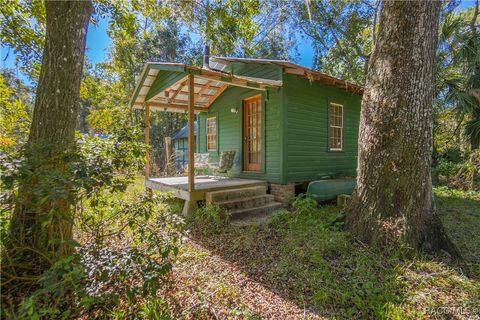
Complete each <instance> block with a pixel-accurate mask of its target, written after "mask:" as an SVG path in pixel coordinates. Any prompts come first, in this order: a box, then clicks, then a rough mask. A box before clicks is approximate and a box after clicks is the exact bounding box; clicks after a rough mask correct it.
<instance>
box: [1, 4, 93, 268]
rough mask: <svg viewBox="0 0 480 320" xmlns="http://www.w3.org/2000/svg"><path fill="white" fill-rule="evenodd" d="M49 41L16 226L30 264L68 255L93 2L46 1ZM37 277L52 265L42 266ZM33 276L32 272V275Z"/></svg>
mask: <svg viewBox="0 0 480 320" xmlns="http://www.w3.org/2000/svg"><path fill="white" fill-rule="evenodd" d="M45 12H46V37H45V45H44V51H43V56H42V66H41V70H40V78H39V82H38V86H37V92H36V97H35V106H34V112H33V118H32V124H31V127H30V135H29V138H28V142H27V148H26V149H27V150H26V153H25V157H26V159H25V165H24V168H26V170H24V172H25V174H24V177H23V180H22V181H21V185H20V187H19V196H18V200H17V204H16V207H15V211H14V215H13V218H12V221H11V228H10V235H11V238H12V244H13V247H14V248H15V253H16V254H17V257H19V259H20V260H21V261H24V262H25V263H26V264H29V263H30V266H31V263H35V261H36V260H38V258H39V261H42V262H51V261H52V257H55V256H56V257H58V256H64V255H65V254H68V253H69V251H70V250H69V249H68V245H67V244H68V240H70V239H71V235H72V223H73V218H72V201H71V199H72V194H71V186H70V181H69V178H70V177H71V174H72V168H71V166H70V163H71V159H72V155H71V153H70V152H69V151H70V150H72V149H73V147H74V145H75V125H76V121H77V114H78V109H79V102H80V81H81V78H82V70H83V65H84V55H85V40H86V33H87V26H88V22H89V19H90V16H91V14H92V12H93V6H92V3H91V2H90V1H45ZM37 266H38V267H39V270H38V271H40V272H41V271H42V270H44V269H45V268H47V267H48V263H42V264H39V265H37ZM27 272H28V271H27Z"/></svg>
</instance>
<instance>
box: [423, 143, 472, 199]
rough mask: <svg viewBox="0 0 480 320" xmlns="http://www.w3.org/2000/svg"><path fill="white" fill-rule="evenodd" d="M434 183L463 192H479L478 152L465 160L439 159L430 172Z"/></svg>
mask: <svg viewBox="0 0 480 320" xmlns="http://www.w3.org/2000/svg"><path fill="white" fill-rule="evenodd" d="M432 175H433V178H434V180H435V182H436V183H437V184H439V185H443V186H448V187H451V188H455V189H460V190H465V191H469V190H470V191H480V150H476V151H474V152H472V153H471V154H470V155H469V156H467V157H466V158H465V159H455V161H453V160H451V159H449V158H440V159H439V160H438V163H437V164H436V166H435V168H434V169H433V172H432Z"/></svg>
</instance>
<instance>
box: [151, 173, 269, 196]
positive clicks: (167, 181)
mask: <svg viewBox="0 0 480 320" xmlns="http://www.w3.org/2000/svg"><path fill="white" fill-rule="evenodd" d="M256 185H266V182H265V181H261V180H254V179H240V178H229V177H214V176H196V177H195V191H193V192H188V177H164V178H148V179H146V180H145V186H146V187H148V188H151V189H154V190H159V191H164V192H169V191H170V192H173V195H174V196H175V197H177V198H181V199H184V200H204V199H205V192H210V191H219V190H225V189H234V188H237V187H247V186H256Z"/></svg>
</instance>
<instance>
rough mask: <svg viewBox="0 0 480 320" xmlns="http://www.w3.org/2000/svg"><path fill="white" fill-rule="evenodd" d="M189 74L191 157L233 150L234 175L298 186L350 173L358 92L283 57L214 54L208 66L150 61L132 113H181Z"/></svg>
mask: <svg viewBox="0 0 480 320" xmlns="http://www.w3.org/2000/svg"><path fill="white" fill-rule="evenodd" d="M188 75H193V76H194V79H195V80H194V84H193V86H194V97H193V99H194V110H195V117H196V121H197V123H198V134H197V135H196V137H195V139H196V152H198V153H209V155H210V159H211V160H212V161H215V160H216V159H218V157H219V155H220V153H221V152H222V151H230V150H235V151H236V156H235V165H234V168H233V169H232V170H231V172H230V173H229V176H231V177H237V178H249V179H256V180H262V181H267V182H268V183H270V184H276V185H290V186H291V185H295V184H297V183H303V182H308V181H312V180H317V179H319V178H320V177H321V176H325V175H336V176H354V175H355V171H356V167H357V138H358V126H359V119H360V102H361V95H362V92H363V88H362V87H359V86H357V85H354V84H352V83H348V82H346V81H343V80H339V79H336V78H334V77H331V76H328V75H326V74H323V73H320V72H317V71H313V70H310V69H308V68H305V67H302V66H299V65H296V64H293V63H290V62H288V61H283V60H267V59H243V58H228V57H211V58H210V60H209V61H208V66H207V67H203V68H199V67H193V66H187V65H184V64H172V63H149V64H147V65H146V66H145V69H144V72H143V74H142V76H141V78H140V80H139V82H138V85H137V88H136V90H135V92H134V96H133V97H132V101H131V104H132V106H133V107H134V108H144V107H146V106H148V107H149V108H150V110H160V111H177V112H186V110H187V106H188V101H189V100H188V99H189V94H188V90H187V86H188V85H187V82H188V81H187V80H188V78H187V77H188Z"/></svg>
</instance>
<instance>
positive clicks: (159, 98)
mask: <svg viewBox="0 0 480 320" xmlns="http://www.w3.org/2000/svg"><path fill="white" fill-rule="evenodd" d="M190 74H192V75H194V90H193V91H194V109H195V112H199V111H205V110H208V108H209V106H210V105H211V104H212V103H213V102H214V101H215V100H216V99H217V98H218V97H219V96H220V95H221V94H222V92H223V91H225V89H227V88H228V86H238V87H245V88H251V89H255V90H261V91H264V90H266V89H267V88H279V87H281V86H282V81H278V80H270V79H263V78H252V77H246V76H239V75H233V74H229V73H227V72H222V71H219V70H211V69H205V68H199V67H195V66H189V65H186V64H183V63H169V62H147V63H146V64H145V66H144V68H143V71H142V73H141V75H140V78H139V81H138V82H137V85H136V87H135V90H134V92H133V96H132V98H131V100H130V105H131V106H132V107H133V108H135V109H142V108H143V107H144V105H145V104H148V105H149V107H150V109H152V110H155V109H156V110H165V111H172V112H185V111H186V110H187V106H188V75H190Z"/></svg>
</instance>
